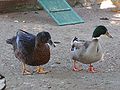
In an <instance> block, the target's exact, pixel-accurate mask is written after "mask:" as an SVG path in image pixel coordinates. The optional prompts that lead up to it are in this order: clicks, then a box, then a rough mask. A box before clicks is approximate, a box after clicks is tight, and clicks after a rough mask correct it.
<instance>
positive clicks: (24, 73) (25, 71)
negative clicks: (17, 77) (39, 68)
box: [22, 69, 32, 75]
mask: <svg viewBox="0 0 120 90" xmlns="http://www.w3.org/2000/svg"><path fill="white" fill-rule="evenodd" d="M22 72H23V75H32V73H31V72H30V71H29V70H27V69H24V70H23V71H22Z"/></svg>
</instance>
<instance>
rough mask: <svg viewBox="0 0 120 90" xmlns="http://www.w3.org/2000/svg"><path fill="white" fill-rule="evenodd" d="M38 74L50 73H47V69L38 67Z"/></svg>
mask: <svg viewBox="0 0 120 90" xmlns="http://www.w3.org/2000/svg"><path fill="white" fill-rule="evenodd" d="M36 72H37V73H39V74H47V73H48V71H45V69H44V68H43V67H40V66H39V67H37V70H36Z"/></svg>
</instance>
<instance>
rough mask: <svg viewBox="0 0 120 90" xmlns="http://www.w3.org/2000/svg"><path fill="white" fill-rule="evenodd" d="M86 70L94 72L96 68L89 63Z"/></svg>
mask: <svg viewBox="0 0 120 90" xmlns="http://www.w3.org/2000/svg"><path fill="white" fill-rule="evenodd" d="M88 72H90V73H95V72H96V70H95V68H94V67H93V65H90V66H89V68H88Z"/></svg>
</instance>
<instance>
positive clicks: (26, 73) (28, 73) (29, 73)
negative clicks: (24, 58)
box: [22, 63, 31, 75]
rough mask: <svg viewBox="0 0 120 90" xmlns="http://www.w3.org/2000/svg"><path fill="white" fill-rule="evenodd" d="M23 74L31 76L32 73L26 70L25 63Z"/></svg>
mask: <svg viewBox="0 0 120 90" xmlns="http://www.w3.org/2000/svg"><path fill="white" fill-rule="evenodd" d="M22 68H23V69H22V73H23V75H31V72H30V71H29V70H28V69H26V64H25V63H22Z"/></svg>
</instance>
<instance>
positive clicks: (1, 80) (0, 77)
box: [0, 74, 6, 90]
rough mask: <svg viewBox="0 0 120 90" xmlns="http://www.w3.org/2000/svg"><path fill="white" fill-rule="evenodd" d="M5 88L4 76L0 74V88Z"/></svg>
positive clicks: (2, 89) (1, 89) (0, 89)
mask: <svg viewBox="0 0 120 90" xmlns="http://www.w3.org/2000/svg"><path fill="white" fill-rule="evenodd" d="M5 88H6V80H5V77H4V76H3V75H1V74H0V90H4V89H5Z"/></svg>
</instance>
